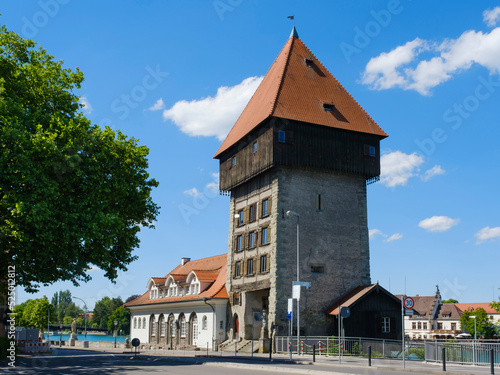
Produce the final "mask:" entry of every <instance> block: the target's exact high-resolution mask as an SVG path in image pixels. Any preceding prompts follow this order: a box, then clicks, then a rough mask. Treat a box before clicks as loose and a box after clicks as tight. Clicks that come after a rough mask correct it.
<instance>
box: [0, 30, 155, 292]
mask: <svg viewBox="0 0 500 375" xmlns="http://www.w3.org/2000/svg"><path fill="white" fill-rule="evenodd" d="M82 81H83V74H82V73H81V72H80V71H79V70H78V68H76V70H74V71H73V70H71V69H67V68H63V64H62V62H61V61H55V60H54V58H53V57H52V56H50V55H49V54H48V53H47V52H46V51H45V50H44V49H43V48H41V47H37V45H36V44H35V43H34V42H32V41H30V40H24V39H22V38H21V37H19V36H18V35H17V34H16V33H14V32H12V31H8V30H7V28H6V27H5V26H2V27H1V29H0V170H1V173H0V254H1V256H0V274H1V275H5V274H6V270H7V265H8V264H10V265H13V266H15V267H16V282H17V284H18V285H19V286H22V287H24V288H25V289H26V290H27V291H29V292H36V291H37V290H38V288H39V287H40V285H49V284H51V283H53V282H56V281H62V280H70V281H72V282H73V283H74V284H75V285H78V283H79V282H82V281H83V282H87V281H88V280H90V279H91V277H90V275H89V273H88V271H89V269H90V268H91V267H92V266H93V265H95V266H97V267H99V268H100V269H102V270H103V271H104V272H105V276H106V277H107V278H109V279H110V280H112V281H114V280H115V279H116V277H117V272H118V270H126V269H127V265H128V264H130V263H131V262H132V261H134V260H135V259H136V258H137V257H136V256H134V255H132V251H133V250H134V248H136V247H138V246H139V239H138V236H137V235H138V232H139V231H140V229H141V227H149V228H153V227H154V226H153V225H152V223H153V222H154V221H155V219H156V216H157V215H158V210H159V207H158V206H157V205H156V204H155V203H154V202H153V200H152V198H151V191H152V189H153V188H155V187H157V186H158V182H157V181H156V180H154V179H151V178H150V177H149V174H148V173H147V168H148V161H147V155H148V153H149V150H148V148H147V147H145V146H139V145H138V141H137V140H136V139H134V138H128V137H126V136H125V135H123V134H122V133H121V132H119V131H117V132H115V131H113V130H112V129H110V128H109V127H106V128H104V129H102V128H100V127H99V126H97V125H92V124H91V122H90V121H89V120H88V119H86V118H85V117H84V116H83V114H82V113H81V111H80V108H81V106H80V104H79V97H78V96H77V95H76V94H75V93H74V92H73V91H74V90H76V89H79V88H80V85H81V83H82ZM1 280H2V281H1V284H0V293H1V292H5V290H6V284H5V278H2V279H1Z"/></svg>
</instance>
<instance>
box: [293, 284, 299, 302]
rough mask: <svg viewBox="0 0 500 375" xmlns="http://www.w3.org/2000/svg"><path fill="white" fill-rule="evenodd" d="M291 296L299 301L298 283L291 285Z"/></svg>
mask: <svg viewBox="0 0 500 375" xmlns="http://www.w3.org/2000/svg"><path fill="white" fill-rule="evenodd" d="M292 297H293V299H296V300H297V301H300V285H294V286H293V287H292Z"/></svg>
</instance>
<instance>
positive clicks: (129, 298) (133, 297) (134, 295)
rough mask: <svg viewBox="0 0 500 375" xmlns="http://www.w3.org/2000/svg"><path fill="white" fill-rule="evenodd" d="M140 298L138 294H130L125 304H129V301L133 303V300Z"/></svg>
mask: <svg viewBox="0 0 500 375" xmlns="http://www.w3.org/2000/svg"><path fill="white" fill-rule="evenodd" d="M140 296H141V295H140V294H132V295H131V296H130V297H128V298H127V299H126V300H125V303H127V302H130V301H133V300H134V299H136V298H139V297H140Z"/></svg>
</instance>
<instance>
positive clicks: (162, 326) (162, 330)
mask: <svg viewBox="0 0 500 375" xmlns="http://www.w3.org/2000/svg"><path fill="white" fill-rule="evenodd" d="M158 324H159V326H160V336H161V337H165V318H164V317H163V314H161V316H160V319H158Z"/></svg>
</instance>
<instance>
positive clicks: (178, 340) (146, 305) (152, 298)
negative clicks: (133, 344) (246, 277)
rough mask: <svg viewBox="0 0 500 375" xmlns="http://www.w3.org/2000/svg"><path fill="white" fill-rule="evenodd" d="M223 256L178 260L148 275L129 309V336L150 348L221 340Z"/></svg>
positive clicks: (225, 303) (225, 298)
mask: <svg viewBox="0 0 500 375" xmlns="http://www.w3.org/2000/svg"><path fill="white" fill-rule="evenodd" d="M226 264H227V256H226V254H223V255H218V256H214V257H209V258H204V259H199V260H195V261H191V260H190V259H189V258H182V262H181V264H180V265H179V266H177V267H176V268H175V269H173V270H172V271H171V272H170V273H168V274H167V275H166V276H165V277H152V278H151V279H149V281H148V283H147V289H148V290H147V291H146V293H144V294H143V295H142V296H141V297H139V298H136V299H135V300H133V301H130V302H128V303H126V304H125V307H127V308H129V309H130V311H131V317H130V319H131V323H130V336H131V338H132V339H133V338H138V339H139V340H140V341H141V346H142V344H145V345H147V346H151V347H155V348H167V349H179V348H185V347H201V348H206V347H207V345H209V346H210V348H212V345H216V344H217V343H220V342H223V341H225V340H226V324H227V322H226V316H227V306H228V301H229V298H228V294H227V291H226V287H225V282H226Z"/></svg>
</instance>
